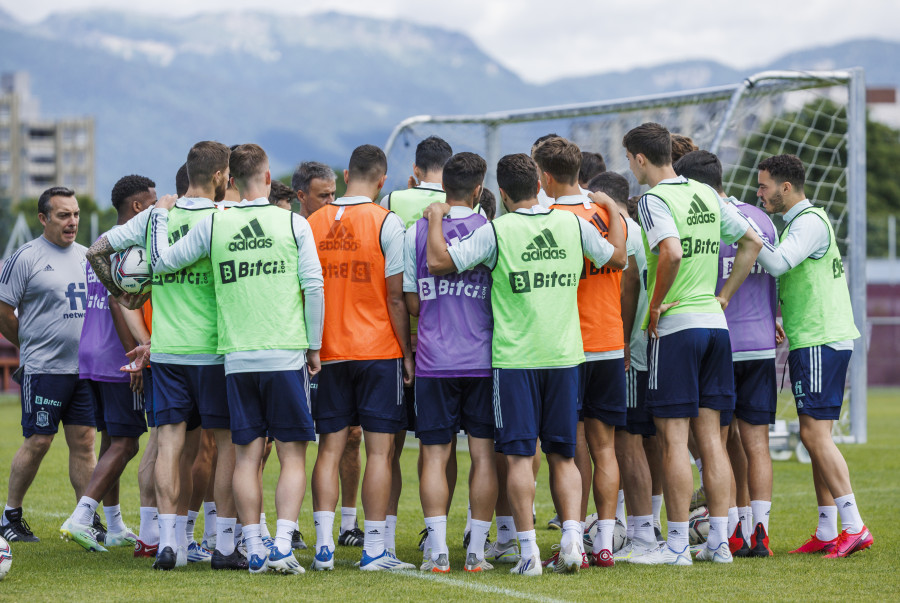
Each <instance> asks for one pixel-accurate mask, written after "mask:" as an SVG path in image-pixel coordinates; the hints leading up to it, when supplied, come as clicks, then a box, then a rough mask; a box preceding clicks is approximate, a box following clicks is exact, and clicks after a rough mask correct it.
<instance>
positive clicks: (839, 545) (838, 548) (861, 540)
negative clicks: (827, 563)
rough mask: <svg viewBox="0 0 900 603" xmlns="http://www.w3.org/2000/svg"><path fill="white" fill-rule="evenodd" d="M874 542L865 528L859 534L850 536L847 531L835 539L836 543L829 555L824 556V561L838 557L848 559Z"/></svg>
mask: <svg viewBox="0 0 900 603" xmlns="http://www.w3.org/2000/svg"><path fill="white" fill-rule="evenodd" d="M874 542H875V539H874V538H872V533H871V532H870V531H869V529H868V528H867V527H866V526H863V529H862V530H861V531H860V533H859V534H851V533H849V532H848V531H847V530H844V531H843V532H841V535H840V536H838V537H837V542H836V543H835V545H834V548H833V549H832V551H831V552H830V553H828V554H827V555H825V558H826V559H837V558H838V557H849V556H850V555H851V554H853V553H855V552H856V551H861V550H863V549H867V548H869V547H870V546H872V544H873V543H874Z"/></svg>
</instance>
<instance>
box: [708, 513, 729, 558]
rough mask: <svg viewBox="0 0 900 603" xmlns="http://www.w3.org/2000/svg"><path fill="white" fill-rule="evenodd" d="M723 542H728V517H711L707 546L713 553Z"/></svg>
mask: <svg viewBox="0 0 900 603" xmlns="http://www.w3.org/2000/svg"><path fill="white" fill-rule="evenodd" d="M723 542H726V543H727V542H728V516H727V515H726V516H725V517H710V518H709V536H707V537H706V546H708V547H709V550H711V551H712V550H715V549H716V548H717V547H718V546H719V545H720V544H722V543H723Z"/></svg>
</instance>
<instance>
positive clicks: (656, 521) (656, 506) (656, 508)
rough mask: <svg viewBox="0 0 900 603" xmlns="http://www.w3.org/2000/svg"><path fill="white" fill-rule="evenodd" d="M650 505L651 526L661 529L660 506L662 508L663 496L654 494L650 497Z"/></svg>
mask: <svg viewBox="0 0 900 603" xmlns="http://www.w3.org/2000/svg"><path fill="white" fill-rule="evenodd" d="M650 504H652V505H653V525H654V526H656V527H657V528H660V529H662V522H661V520H660V516H661V514H662V506H663V495H662V494H656V495H654V496H651V497H650Z"/></svg>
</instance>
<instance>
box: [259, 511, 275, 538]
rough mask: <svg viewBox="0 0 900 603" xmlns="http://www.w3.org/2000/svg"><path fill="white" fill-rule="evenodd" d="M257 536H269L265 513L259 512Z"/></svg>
mask: <svg viewBox="0 0 900 603" xmlns="http://www.w3.org/2000/svg"><path fill="white" fill-rule="evenodd" d="M259 536H260V538H271V537H272V534H270V533H269V526H268V524H266V514H265V513H260V514H259Z"/></svg>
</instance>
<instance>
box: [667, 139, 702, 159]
mask: <svg viewBox="0 0 900 603" xmlns="http://www.w3.org/2000/svg"><path fill="white" fill-rule="evenodd" d="M699 148H700V147H698V146H697V145H696V144H694V139H692V138H691V137H690V136H685V135H684V134H672V163H675V162H676V161H678V160H679V159H681V158H682V157H684V156H685V155H687V154H688V153H693V152H694V151H696V150H698V149H699Z"/></svg>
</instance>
